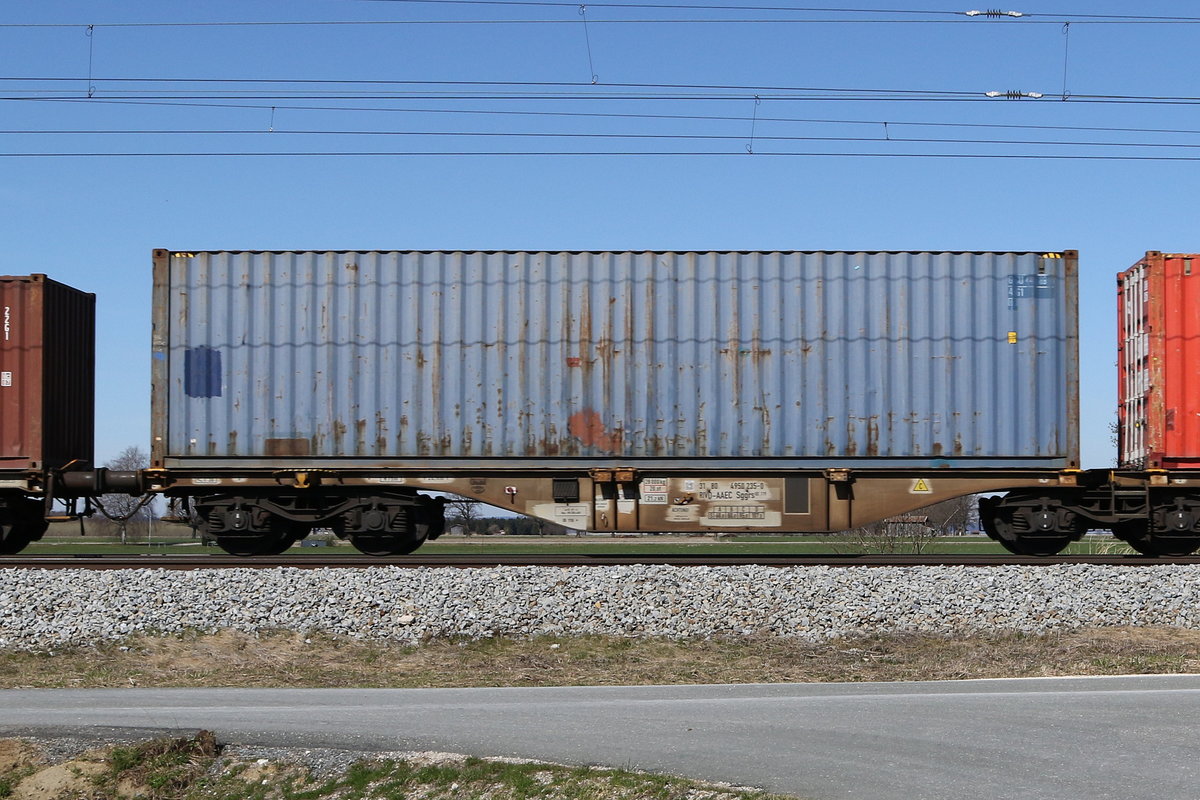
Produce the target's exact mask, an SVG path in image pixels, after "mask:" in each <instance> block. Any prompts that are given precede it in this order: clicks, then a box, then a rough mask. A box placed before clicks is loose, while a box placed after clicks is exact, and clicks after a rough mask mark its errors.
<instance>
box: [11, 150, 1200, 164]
mask: <svg viewBox="0 0 1200 800" xmlns="http://www.w3.org/2000/svg"><path fill="white" fill-rule="evenodd" d="M755 155H756V156H759V155H761V156H764V157H770V156H774V157H790V158H868V159H875V158H905V159H967V160H989V159H1000V160H1029V161H1161V162H1198V161H1200V156H1164V155H1095V154H1075V153H894V152H887V153H883V152H881V153H864V152H853V153H845V152H822V151H766V152H760V153H755ZM439 156H446V157H460V156H488V157H497V156H621V157H637V156H680V157H729V156H736V157H739V158H745V156H746V152H745V150H734V151H725V150H711V151H701V150H574V151H573V150H371V151H365V150H344V151H334V150H304V151H286V152H283V151H267V152H256V151H250V150H240V151H174V152H153V151H145V152H123V153H116V152H72V153H45V152H41V153H0V158H6V159H19V158H241V157H249V158H314V157H326V158H351V157H364V158H393V157H395V158H407V157H419V158H431V157H439Z"/></svg>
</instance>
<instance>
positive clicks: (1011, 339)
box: [1008, 331, 1017, 344]
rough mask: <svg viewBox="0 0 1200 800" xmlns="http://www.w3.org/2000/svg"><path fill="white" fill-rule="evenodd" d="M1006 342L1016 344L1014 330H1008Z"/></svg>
mask: <svg viewBox="0 0 1200 800" xmlns="http://www.w3.org/2000/svg"><path fill="white" fill-rule="evenodd" d="M1008 343H1009V344H1016V343H1017V332H1016V331H1009V332H1008Z"/></svg>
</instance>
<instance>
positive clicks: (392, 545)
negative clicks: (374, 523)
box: [346, 533, 425, 556]
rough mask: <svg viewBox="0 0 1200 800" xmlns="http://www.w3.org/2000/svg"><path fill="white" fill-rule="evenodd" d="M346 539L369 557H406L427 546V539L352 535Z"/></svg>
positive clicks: (362, 534) (401, 536)
mask: <svg viewBox="0 0 1200 800" xmlns="http://www.w3.org/2000/svg"><path fill="white" fill-rule="evenodd" d="M346 538H348V539H349V540H350V544H352V545H354V548H355V549H356V550H358V552H360V553H362V554H364V555H368V556H406V555H408V554H409V553H411V552H413V551H414V550H416V549H417V548H418V547H420V546H421V545H423V544H425V537H424V536H422V537H420V538H418V537H416V536H405V535H403V534H401V535H393V536H388V535H381V534H378V533H352V534H349V535H348V536H347V537H346Z"/></svg>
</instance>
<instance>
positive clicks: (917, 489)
mask: <svg viewBox="0 0 1200 800" xmlns="http://www.w3.org/2000/svg"><path fill="white" fill-rule="evenodd" d="M909 493H910V494H933V487H932V486H930V485H929V481H927V480H925V479H924V478H917V479H916V480H915V481H913V485H912V488H911V489H909Z"/></svg>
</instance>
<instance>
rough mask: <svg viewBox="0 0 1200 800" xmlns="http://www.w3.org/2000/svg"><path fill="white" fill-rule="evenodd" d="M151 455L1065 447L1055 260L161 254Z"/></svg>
mask: <svg viewBox="0 0 1200 800" xmlns="http://www.w3.org/2000/svg"><path fill="white" fill-rule="evenodd" d="M154 323H155V327H154V358H155V362H154V381H155V387H154V388H155V400H154V436H155V441H154V451H155V453H154V455H155V461H156V463H159V464H163V465H166V466H180V465H186V464H190V465H212V466H223V465H229V464H242V465H250V464H260V465H261V464H268V465H269V464H274V463H279V464H281V465H290V464H295V463H305V464H312V465H317V464H324V463H328V464H335V465H340V466H377V465H384V466H395V467H436V468H451V467H454V466H463V467H467V466H476V465H489V464H490V465H498V464H511V465H513V466H526V467H537V466H554V467H564V466H573V465H579V466H602V465H617V464H628V465H634V466H643V467H650V466H657V467H659V468H670V467H672V466H679V467H688V466H692V467H695V466H700V464H699V463H698V461H697V460H700V459H703V460H705V461H706V466H709V467H713V466H717V465H720V466H722V467H729V468H734V467H739V468H746V467H761V468H771V469H780V468H782V469H788V468H800V469H811V468H822V467H839V466H848V467H857V468H863V467H871V466H875V467H897V468H899V467H906V468H907V467H984V468H987V467H1005V468H1011V467H1039V468H1060V467H1073V466H1077V465H1078V385H1079V384H1078V339H1077V278H1076V259H1075V254H1074V253H1073V252H1066V253H1060V252H1021V253H1015V252H1014V253H939V252H860V253H852V252H559V253H551V252H413V251H408V252H187V253H178V252H169V251H156V257H155V310H154Z"/></svg>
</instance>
